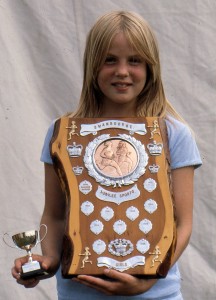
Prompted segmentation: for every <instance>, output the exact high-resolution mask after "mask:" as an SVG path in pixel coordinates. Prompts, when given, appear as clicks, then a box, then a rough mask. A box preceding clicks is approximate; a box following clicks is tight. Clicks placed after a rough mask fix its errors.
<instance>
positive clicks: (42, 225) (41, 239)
mask: <svg viewBox="0 0 216 300" xmlns="http://www.w3.org/2000/svg"><path fill="white" fill-rule="evenodd" d="M41 227H45V233H44V236H43V237H42V238H40V239H39V240H38V241H37V244H38V243H41V242H42V241H43V240H44V238H45V236H46V235H47V226H46V225H45V224H41V226H40V229H39V232H40V230H41Z"/></svg>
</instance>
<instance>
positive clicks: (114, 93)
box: [12, 33, 194, 295]
mask: <svg viewBox="0 0 216 300" xmlns="http://www.w3.org/2000/svg"><path fill="white" fill-rule="evenodd" d="M119 43H120V44H119ZM109 55H110V56H111V60H110V58H109V63H108V64H106V63H105V65H104V66H103V67H102V69H101V71H100V72H99V76H98V83H99V86H100V88H101V90H102V91H103V93H104V99H103V101H104V104H105V105H104V111H103V113H102V115H101V117H127V116H129V117H132V116H135V115H136V113H135V104H136V97H137V96H138V94H139V93H140V92H141V90H142V88H143V86H144V85H145V80H146V65H145V63H144V62H143V61H140V60H139V56H138V55H137V53H136V52H134V50H133V49H132V48H131V46H129V44H128V43H127V40H126V39H125V38H124V36H123V34H121V33H120V34H119V36H118V37H117V39H116V40H114V41H113V43H112V44H111V48H110V51H109ZM110 62H111V63H110ZM134 62H135V63H134ZM104 80H106V84H104V82H103V81H104ZM124 81H125V82H126V83H125V85H124ZM109 82H110V89H109ZM100 83H101V84H100ZM110 103H112V105H110ZM193 179H194V168H193V167H185V168H179V169H176V170H173V171H172V180H173V193H174V198H175V213H176V218H177V236H178V238H177V246H176V251H175V255H174V258H173V261H172V264H174V263H175V262H176V261H177V260H178V258H179V257H180V256H181V254H182V252H183V251H184V249H185V248H186V246H187V244H188V242H189V238H190V235H191V230H192V215H193ZM65 211H66V205H65V200H64V195H63V193H62V190H61V187H60V185H59V180H58V178H57V175H56V173H55V171H54V168H53V166H52V165H49V164H45V207H44V212H43V215H42V219H41V223H44V224H46V225H47V227H48V233H47V236H46V238H45V239H44V241H43V242H42V250H43V256H40V255H37V256H35V255H33V259H37V260H38V261H39V262H41V264H42V267H43V268H44V269H46V270H47V271H48V272H49V273H50V277H51V276H53V275H54V273H55V272H56V270H57V269H58V266H59V264H60V256H61V244H62V238H63V233H64V229H65V225H66V224H65ZM25 262H27V257H22V258H18V259H16V260H15V263H14V266H13V268H12V275H13V277H14V278H15V279H16V280H17V282H18V283H20V284H22V285H24V286H25V287H26V288H31V287H34V286H36V285H37V284H38V283H39V279H36V278H33V279H30V280H25V281H23V280H21V279H20V272H21V266H22V265H23V264H24V263H25ZM104 274H105V275H106V276H107V277H109V278H112V279H115V281H112V282H110V281H106V280H104V279H102V278H97V277H92V276H87V275H79V276H78V277H77V278H76V279H73V280H76V281H79V282H80V283H81V284H85V285H87V286H90V287H92V288H94V289H97V290H99V291H101V292H103V293H105V294H109V295H137V294H141V293H144V292H146V291H148V290H149V289H150V288H151V287H152V286H153V285H154V284H155V283H156V281H157V280H156V279H148V280H147V279H138V278H136V277H134V276H131V275H128V274H125V273H120V272H118V271H115V270H111V269H104Z"/></svg>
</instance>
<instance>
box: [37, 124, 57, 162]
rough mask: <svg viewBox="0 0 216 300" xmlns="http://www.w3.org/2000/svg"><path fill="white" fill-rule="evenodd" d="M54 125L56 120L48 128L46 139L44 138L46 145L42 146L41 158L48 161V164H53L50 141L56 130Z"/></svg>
mask: <svg viewBox="0 0 216 300" xmlns="http://www.w3.org/2000/svg"><path fill="white" fill-rule="evenodd" d="M54 125H55V122H54V121H53V122H52V124H51V125H50V127H49V128H48V131H47V134H46V137H45V140H44V145H43V148H42V152H41V157H40V160H41V161H42V162H44V163H48V164H53V161H52V158H51V155H50V141H51V138H52V136H53V131H54Z"/></svg>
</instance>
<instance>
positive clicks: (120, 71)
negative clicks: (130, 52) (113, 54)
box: [115, 62, 129, 78]
mask: <svg viewBox="0 0 216 300" xmlns="http://www.w3.org/2000/svg"><path fill="white" fill-rule="evenodd" d="M115 76H116V77H121V78H122V77H123V78H124V77H127V76H129V71H128V66H127V64H126V63H124V62H122V63H119V64H118V65H117V66H116V72H115Z"/></svg>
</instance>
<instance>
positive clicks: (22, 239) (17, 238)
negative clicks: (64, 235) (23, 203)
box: [3, 224, 48, 279]
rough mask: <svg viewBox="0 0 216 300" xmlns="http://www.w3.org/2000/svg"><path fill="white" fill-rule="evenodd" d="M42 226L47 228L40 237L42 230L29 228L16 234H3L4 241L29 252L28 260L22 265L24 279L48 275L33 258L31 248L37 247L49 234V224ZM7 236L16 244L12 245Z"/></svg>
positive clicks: (21, 275)
mask: <svg viewBox="0 0 216 300" xmlns="http://www.w3.org/2000/svg"><path fill="white" fill-rule="evenodd" d="M41 227H44V228H45V233H44V236H43V237H42V238H41V239H40V234H39V231H40V230H29V231H24V232H21V233H17V234H14V235H9V234H8V233H5V234H4V236H3V241H4V242H5V244H6V245H7V246H9V247H11V248H18V249H20V250H26V251H27V254H28V262H27V263H25V264H24V265H23V266H22V272H21V274H20V277H21V278H22V279H29V278H31V277H38V276H43V275H48V273H47V272H46V271H45V270H44V269H43V268H42V267H41V265H40V263H39V262H38V261H36V260H33V258H32V252H31V249H32V248H33V247H35V246H36V245H37V244H38V243H41V242H42V241H43V239H44V238H45V236H46V234H47V226H46V225H45V224H41V226H40V229H41ZM6 238H10V239H12V241H13V243H14V245H15V246H11V245H10V244H9V243H8V242H7V241H6Z"/></svg>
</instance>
